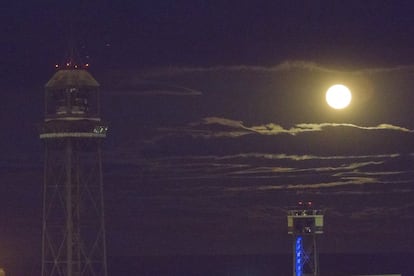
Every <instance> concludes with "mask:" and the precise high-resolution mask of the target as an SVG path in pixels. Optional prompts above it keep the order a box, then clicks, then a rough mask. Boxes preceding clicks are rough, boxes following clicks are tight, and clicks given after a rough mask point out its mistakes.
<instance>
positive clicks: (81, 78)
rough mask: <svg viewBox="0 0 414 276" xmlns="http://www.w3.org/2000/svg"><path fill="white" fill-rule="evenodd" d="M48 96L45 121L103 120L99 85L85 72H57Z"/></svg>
mask: <svg viewBox="0 0 414 276" xmlns="http://www.w3.org/2000/svg"><path fill="white" fill-rule="evenodd" d="M45 93H46V94H45V121H50V120H56V119H58V120H76V119H78V120H79V119H87V120H95V121H99V120H100V99H99V83H98V82H97V81H96V80H95V79H94V78H93V77H92V75H91V74H90V73H89V72H88V71H86V70H84V69H62V70H58V71H57V72H56V73H55V74H54V75H53V77H52V78H51V79H50V80H49V81H48V82H47V83H46V85H45Z"/></svg>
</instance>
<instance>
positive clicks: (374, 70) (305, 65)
mask: <svg viewBox="0 0 414 276" xmlns="http://www.w3.org/2000/svg"><path fill="white" fill-rule="evenodd" d="M292 70H304V71H311V72H320V73H328V74H329V73H333V74H335V73H347V74H353V75H364V74H382V73H392V72H414V65H398V66H392V67H368V68H363V69H356V70H340V69H335V68H330V67H329V66H324V65H322V64H319V63H316V62H312V61H306V60H287V61H284V62H281V63H279V64H277V65H273V66H252V65H233V66H225V65H222V66H212V67H167V68H154V69H150V70H146V71H145V72H141V75H142V76H144V77H149V78H151V77H159V76H176V75H184V74H192V73H223V72H227V73H231V72H250V73H262V74H263V73H277V72H286V71H292Z"/></svg>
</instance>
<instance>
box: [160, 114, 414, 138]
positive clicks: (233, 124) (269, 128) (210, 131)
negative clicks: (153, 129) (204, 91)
mask: <svg viewBox="0 0 414 276" xmlns="http://www.w3.org/2000/svg"><path fill="white" fill-rule="evenodd" d="M206 126H217V127H218V128H217V129H214V128H205V127H206ZM336 127H346V128H354V129H361V130H369V131H375V130H391V131H400V132H407V133H413V132H414V130H412V129H408V128H405V127H401V126H396V125H392V124H379V125H376V126H359V125H355V124H348V123H299V124H295V125H294V126H293V127H291V128H284V127H282V126H281V125H278V124H274V123H268V124H264V125H257V126H246V125H245V124H244V123H243V121H238V120H232V119H227V118H221V117H206V118H204V119H203V120H202V121H201V122H196V123H190V124H189V125H188V126H187V127H181V128H176V129H174V128H159V130H163V131H168V132H172V133H175V134H180V135H182V134H186V135H191V136H193V137H204V138H218V137H233V138H236V137H240V136H244V135H249V134H260V135H280V134H289V135H297V134H300V133H306V132H320V131H323V130H324V129H327V128H336Z"/></svg>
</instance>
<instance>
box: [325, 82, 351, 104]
mask: <svg viewBox="0 0 414 276" xmlns="http://www.w3.org/2000/svg"><path fill="white" fill-rule="evenodd" d="M351 99H352V94H351V91H350V90H349V89H348V87H346V86H345V85H342V84H335V85H334V86H331V87H330V88H329V89H328V91H327V92H326V102H327V103H328V104H329V106H330V107H332V108H335V109H342V108H345V107H347V106H348V105H349V103H350V102H351Z"/></svg>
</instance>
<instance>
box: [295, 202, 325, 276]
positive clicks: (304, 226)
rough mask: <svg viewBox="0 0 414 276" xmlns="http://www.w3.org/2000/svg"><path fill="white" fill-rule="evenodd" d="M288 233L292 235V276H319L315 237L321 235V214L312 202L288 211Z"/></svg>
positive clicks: (301, 203)
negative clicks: (313, 206)
mask: <svg viewBox="0 0 414 276" xmlns="http://www.w3.org/2000/svg"><path fill="white" fill-rule="evenodd" d="M287 219H288V233H289V234H291V235H293V237H294V239H293V276H319V258H318V248H317V246H316V236H317V235H320V234H322V233H323V212H322V210H317V209H313V208H312V202H306V203H303V202H300V203H299V206H297V207H296V208H294V209H291V210H289V211H288V215H287Z"/></svg>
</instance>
